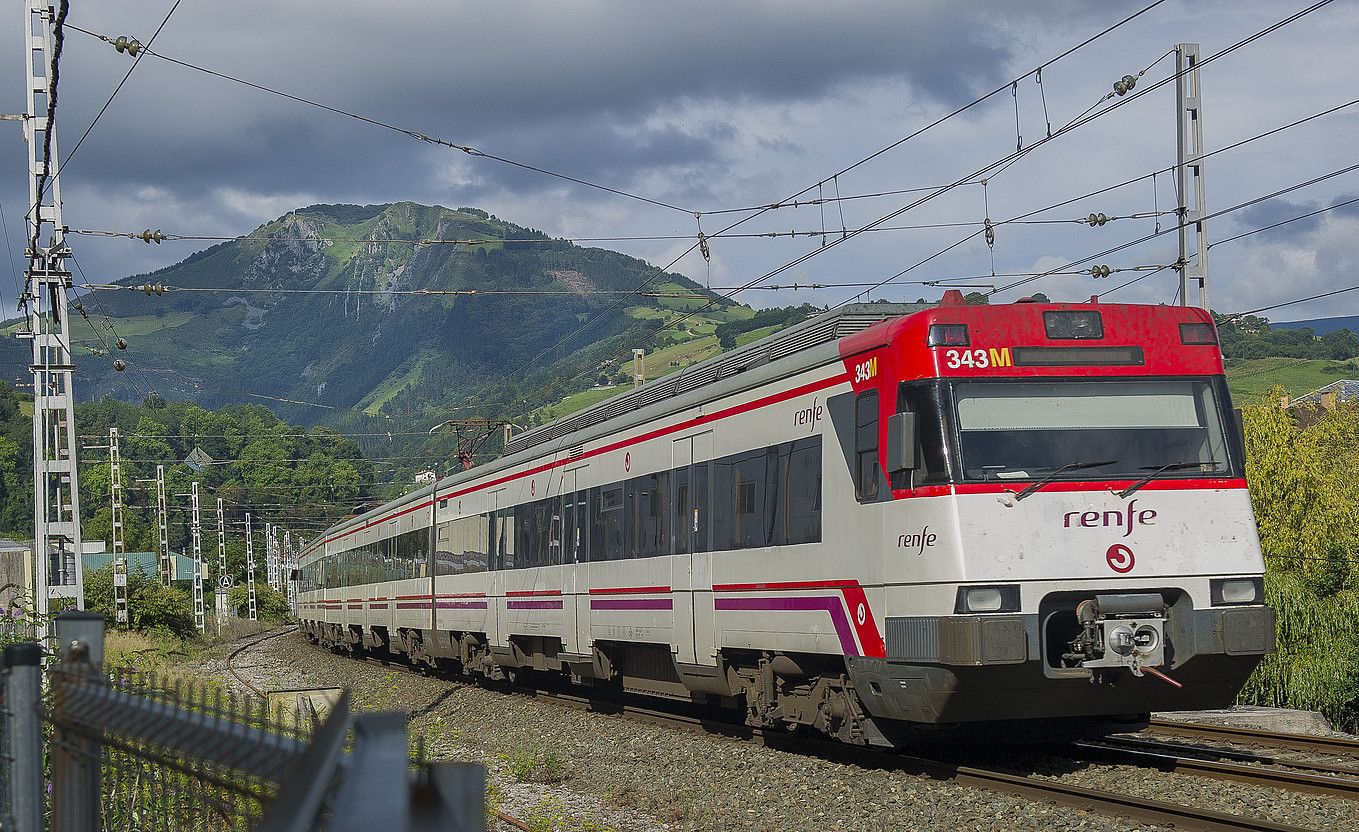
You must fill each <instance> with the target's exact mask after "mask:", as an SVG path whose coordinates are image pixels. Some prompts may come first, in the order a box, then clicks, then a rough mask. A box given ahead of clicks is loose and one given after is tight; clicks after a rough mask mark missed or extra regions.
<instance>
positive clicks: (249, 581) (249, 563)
mask: <svg viewBox="0 0 1359 832" xmlns="http://www.w3.org/2000/svg"><path fill="white" fill-rule="evenodd" d="M245 583H246V586H247V587H249V589H250V620H251V621H258V620H259V610H258V608H257V606H256V603H255V541H254V533H253V532H252V531H251V529H250V512H248V511H247V512H246V513H245Z"/></svg>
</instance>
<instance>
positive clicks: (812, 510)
mask: <svg viewBox="0 0 1359 832" xmlns="http://www.w3.org/2000/svg"><path fill="white" fill-rule="evenodd" d="M788 480H789V482H788V489H787V493H788V513H787V518H788V520H787V531H786V535H787V542H788V543H820V542H821V437H820V436H812V437H809V438H807V439H799V440H797V441H796V442H794V443H792V451H791V453H790V454H789V461H788Z"/></svg>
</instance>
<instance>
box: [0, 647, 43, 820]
mask: <svg viewBox="0 0 1359 832" xmlns="http://www.w3.org/2000/svg"><path fill="white" fill-rule="evenodd" d="M41 661H42V647H41V646H39V645H37V644H31V643H24V644H11V645H9V646H8V647H6V648H5V667H6V668H7V671H6V673H5V699H4V708H5V715H4V718H5V720H6V722H8V725H6V726H5V736H6V737H7V738H8V740H9V742H8V744H7V747H6V748H5V749H4V753H5V754H6V755H8V757H9V783H7V784H5V788H7V789H9V807H10V817H9V818H3V819H0V825H3V826H4V828H5V829H13V830H15V832H42V829H43V759H42V757H43V754H42V720H40V719H39V718H38V703H39V702H41V701H42V668H41V664H40V663H41Z"/></svg>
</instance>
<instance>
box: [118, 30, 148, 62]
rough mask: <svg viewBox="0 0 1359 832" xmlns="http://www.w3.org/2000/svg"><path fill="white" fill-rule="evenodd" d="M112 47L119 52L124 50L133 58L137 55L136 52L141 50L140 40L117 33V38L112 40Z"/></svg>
mask: <svg viewBox="0 0 1359 832" xmlns="http://www.w3.org/2000/svg"><path fill="white" fill-rule="evenodd" d="M113 48H114V49H117V50H118V51H119V52H126V53H127V54H129V55H131V56H132V57H134V58H135V57H137V53H138V52H140V51H142V45H141V42H140V41H138V40H137V39H136V38H129V37H127V36H126V35H119V36H118V37H117V39H116V40H114V41H113Z"/></svg>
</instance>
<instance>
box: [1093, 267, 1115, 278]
mask: <svg viewBox="0 0 1359 832" xmlns="http://www.w3.org/2000/svg"><path fill="white" fill-rule="evenodd" d="M1112 271H1113V270H1112V269H1110V268H1109V267H1108V266H1091V267H1090V276H1091V277H1108V276H1109V275H1110V273H1112Z"/></svg>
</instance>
